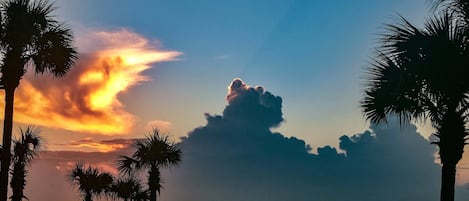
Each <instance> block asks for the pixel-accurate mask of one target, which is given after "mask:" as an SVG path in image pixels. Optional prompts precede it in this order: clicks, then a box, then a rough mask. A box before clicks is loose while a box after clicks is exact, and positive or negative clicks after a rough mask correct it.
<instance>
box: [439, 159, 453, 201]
mask: <svg viewBox="0 0 469 201" xmlns="http://www.w3.org/2000/svg"><path fill="white" fill-rule="evenodd" d="M455 177H456V164H443V167H442V172H441V195H440V201H454V183H455V181H456V180H455Z"/></svg>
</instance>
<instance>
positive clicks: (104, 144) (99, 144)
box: [63, 138, 135, 152]
mask: <svg viewBox="0 0 469 201" xmlns="http://www.w3.org/2000/svg"><path fill="white" fill-rule="evenodd" d="M134 141H135V140H134V139H114V140H104V141H95V140H93V139H92V138H85V139H82V140H73V141H70V143H68V144H63V145H65V146H70V147H74V148H78V149H79V150H80V151H82V149H83V150H86V151H87V152H111V151H122V150H125V149H128V148H131V145H132V144H133V143H134Z"/></svg>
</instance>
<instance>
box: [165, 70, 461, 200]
mask: <svg viewBox="0 0 469 201" xmlns="http://www.w3.org/2000/svg"><path fill="white" fill-rule="evenodd" d="M227 101H228V105H227V106H226V108H225V109H224V111H223V115H209V114H206V119H207V124H206V125H204V126H201V127H199V128H196V129H194V130H193V131H192V132H190V133H189V135H188V136H187V137H185V138H183V139H182V142H181V144H180V146H181V148H182V149H183V153H184V158H183V163H182V165H181V166H180V167H178V168H174V169H171V170H170V171H169V172H168V173H167V174H170V175H169V176H168V177H166V178H167V180H166V181H167V182H166V183H165V186H166V191H165V192H164V193H163V194H162V200H165V201H176V200H192V201H199V200H200V201H202V200H228V201H237V200H246V201H251V200H252V201H254V200H272V201H277V200H278V201H280V200H295V201H303V200H305V201H306V200H360V201H368V200H370V201H372V200H373V201H374V200H382V201H387V200H389V201H391V200H402V201H407V200H408V201H411V200H412V201H413V200H435V201H436V200H438V197H439V186H440V182H439V178H440V166H439V165H438V164H436V163H435V162H434V161H435V158H434V154H435V153H436V148H435V146H433V145H431V144H430V143H429V141H428V140H427V139H425V138H423V137H422V136H421V135H420V134H419V133H418V132H417V130H416V127H415V126H414V125H411V124H410V123H409V126H405V127H402V126H400V124H399V123H398V121H397V120H394V121H390V122H389V124H388V125H386V126H384V125H372V126H370V130H369V131H365V132H363V133H359V134H356V135H353V136H347V135H344V136H342V137H341V138H340V147H339V148H340V149H341V151H342V152H343V153H340V152H338V150H337V149H336V148H334V147H330V146H325V147H319V148H318V153H317V154H312V153H311V152H310V150H311V147H310V146H309V145H307V144H306V143H305V142H304V141H303V140H301V139H297V138H295V137H285V136H284V135H282V134H281V133H276V132H272V131H271V129H272V128H273V127H276V126H279V124H280V123H281V122H282V121H283V117H282V112H281V108H282V106H281V103H282V99H281V98H280V97H278V96H275V95H273V94H271V93H269V92H268V91H265V89H264V88H263V87H251V86H249V85H247V84H246V83H244V82H243V81H242V80H240V79H235V80H234V81H233V82H232V83H231V85H230V86H229V87H228V95H227ZM331 126H338V125H331ZM181 189H183V190H181ZM181 192H183V193H181ZM457 193H458V196H459V198H458V200H462V199H467V198H468V197H469V192H467V190H464V188H463V187H458V190H457Z"/></svg>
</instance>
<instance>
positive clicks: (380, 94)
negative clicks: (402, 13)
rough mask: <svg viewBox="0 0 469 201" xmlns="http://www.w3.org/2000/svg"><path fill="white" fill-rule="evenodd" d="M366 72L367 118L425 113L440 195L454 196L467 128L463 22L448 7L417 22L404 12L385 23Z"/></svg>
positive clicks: (468, 67) (468, 68)
mask: <svg viewBox="0 0 469 201" xmlns="http://www.w3.org/2000/svg"><path fill="white" fill-rule="evenodd" d="M387 31H388V32H387V33H385V34H384V35H383V38H382V45H381V46H380V47H379V48H378V50H377V56H376V58H375V60H374V62H373V65H372V67H371V68H370V69H369V71H368V73H369V75H370V78H369V83H368V86H367V88H366V89H365V97H364V99H363V100H362V102H361V107H362V108H363V112H364V114H365V116H366V118H367V119H368V120H370V121H371V122H373V123H379V122H385V121H386V116H387V115H389V114H396V115H398V116H399V117H400V118H401V119H417V120H425V119H429V120H430V121H431V123H432V126H433V127H434V128H435V129H436V131H437V132H436V136H437V137H438V141H436V142H433V143H434V144H436V145H438V147H439V155H440V160H441V163H442V176H441V198H440V199H441V200H442V201H453V200H454V183H455V172H456V165H457V163H458V162H459V160H460V159H461V157H462V154H463V149H464V145H465V141H466V139H467V136H468V133H467V129H466V127H465V125H466V123H467V120H468V114H469V112H468V108H469V79H467V75H469V49H468V48H469V46H468V45H469V44H468V43H467V36H466V35H465V27H464V25H463V24H462V23H461V22H459V21H458V19H457V18H454V17H453V16H452V14H450V13H442V14H441V15H438V16H436V17H433V18H431V19H429V20H428V21H427V22H426V23H425V25H424V28H418V27H415V26H414V25H412V24H411V23H409V22H408V21H407V20H405V19H404V18H402V23H400V24H398V25H389V26H388V29H387Z"/></svg>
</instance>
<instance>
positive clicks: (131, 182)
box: [110, 177, 149, 201]
mask: <svg viewBox="0 0 469 201" xmlns="http://www.w3.org/2000/svg"><path fill="white" fill-rule="evenodd" d="M110 193H111V195H112V197H117V198H121V199H123V200H124V201H145V200H148V199H149V197H148V193H147V191H145V190H143V186H142V184H141V183H140V181H139V180H137V179H135V178H134V177H124V178H119V179H117V180H115V181H114V183H113V184H112V185H111V188H110Z"/></svg>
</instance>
